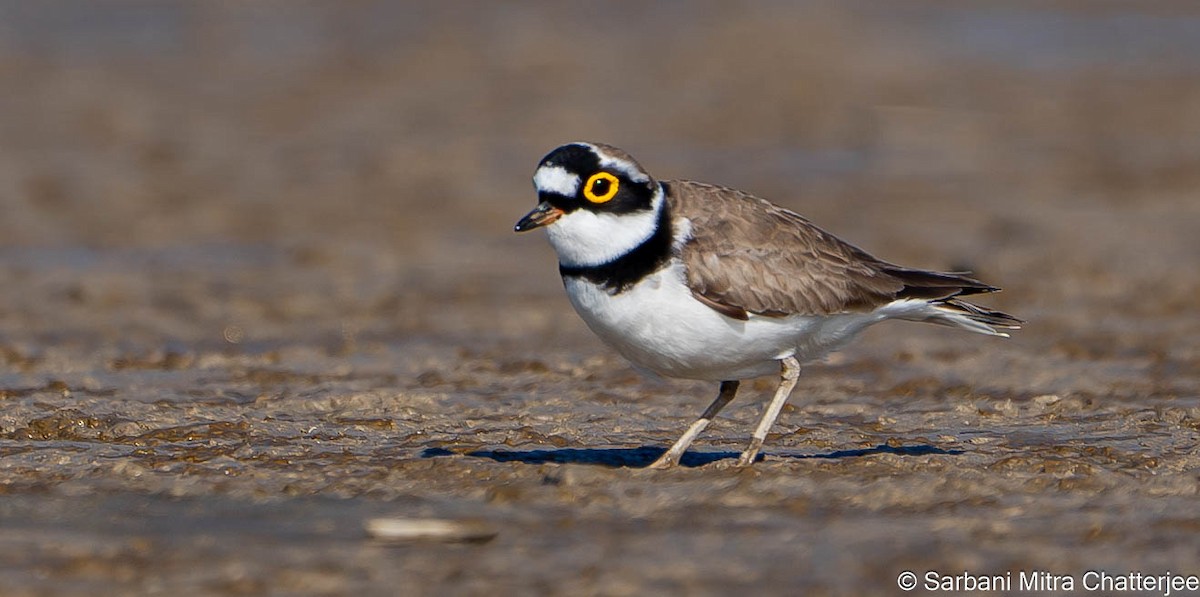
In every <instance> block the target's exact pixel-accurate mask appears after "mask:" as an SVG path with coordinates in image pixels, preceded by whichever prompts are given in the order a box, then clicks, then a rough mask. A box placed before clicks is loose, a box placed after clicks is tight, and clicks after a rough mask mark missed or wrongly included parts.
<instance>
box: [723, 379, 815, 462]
mask: <svg viewBox="0 0 1200 597" xmlns="http://www.w3.org/2000/svg"><path fill="white" fill-rule="evenodd" d="M779 363H780V365H781V366H782V370H781V371H780V372H779V378H780V379H779V388H778V389H777V390H775V397H774V398H772V399H771V403H770V404H768V405H767V410H766V411H765V412H763V417H762V420H761V421H759V422H758V427H757V428H756V429H755V430H754V437H752V438H751V439H750V445H749V446H748V447H747V448H746V451H745V452H742V456H741V457H740V458H738V466H749V465H751V464H754V459H755V458H757V457H758V451H759V450H761V449H762V445H763V442H764V441H766V439H767V432H768V431H770V430H771V426H772V425H774V424H775V419H778V418H779V411H781V410H783V404H784V403H785V402H787V399H788V396H790V395H791V394H792V388H794V387H796V380H797V379H800V362H799V361H797V360H796V357H788V358H786V359H783V360H782V361H780V362H779Z"/></svg>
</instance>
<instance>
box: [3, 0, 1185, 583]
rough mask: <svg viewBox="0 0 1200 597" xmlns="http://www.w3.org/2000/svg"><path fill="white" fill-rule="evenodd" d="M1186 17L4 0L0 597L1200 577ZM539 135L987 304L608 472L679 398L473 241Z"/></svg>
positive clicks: (1175, 9)
mask: <svg viewBox="0 0 1200 597" xmlns="http://www.w3.org/2000/svg"><path fill="white" fill-rule="evenodd" d="M1198 40H1200V11H1197V10H1196V9H1195V7H1194V6H1193V5H1192V4H1190V3H1153V4H1136V5H1135V4H1118V3H1088V4H1086V5H1082V6H1080V5H1074V4H1069V3H1050V4H1043V3H1012V2H996V3H972V4H971V5H970V6H969V7H965V6H958V5H955V4H952V3H951V4H945V3H924V2H906V3H889V4H883V3H866V2H860V3H849V4H845V3H843V4H838V5H834V4H820V3H805V4H803V5H801V6H799V7H796V6H793V5H792V4H791V3H782V2H780V3H774V4H762V5H759V7H758V8H757V9H756V10H755V11H752V12H747V11H744V10H735V9H734V8H732V5H726V4H723V3H687V4H683V3H673V2H664V3H653V4H634V3H617V4H611V3H596V4H595V5H594V6H590V7H588V8H584V7H582V6H566V5H560V4H558V3H549V2H548V3H531V4H523V5H521V6H519V7H512V6H508V7H506V6H502V5H501V4H500V3H495V4H493V3H484V2H478V3H468V4H455V5H454V6H449V5H445V6H443V7H442V8H438V9H434V8H432V7H430V6H426V5H423V4H416V3H414V4H411V5H409V4H405V3H382V2H381V3H372V2H356V3H348V4H341V5H339V6H338V7H337V8H333V7H332V5H323V4H318V3H311V4H310V3H293V2H286V3H285V2H258V3H253V4H238V3H228V4H225V3H186V2H181V3H142V2H127V3H105V4H104V5H93V4H90V3H73V2H59V3H26V2H19V1H11V2H3V3H0V86H2V87H3V89H4V90H5V91H4V93H3V94H0V201H2V202H3V206H4V207H3V210H4V212H3V213H4V217H3V218H2V219H0V279H3V280H4V282H5V283H4V284H2V285H0V357H2V360H0V362H2V363H3V365H2V368H0V494H3V495H2V496H0V528H2V529H3V532H0V593H2V594H4V595H76V594H80V595H81V594H89V595H96V594H113V595H119V594H125V595H135V594H190V595H202V594H214V595H249V594H329V595H344V594H379V595H387V594H451V595H454V594H564V595H566V594H570V595H590V594H603V595H635V594H684V593H686V594H727V593H730V592H734V591H739V590H747V589H749V588H752V589H754V590H755V591H756V592H758V593H764V594H783V593H786V594H805V595H864V594H892V593H899V592H900V591H899V590H898V589H897V588H896V578H897V575H899V574H900V573H901V572H902V571H905V570H911V571H914V572H916V573H918V574H920V575H921V582H922V584H923V583H924V579H925V577H924V574H925V572H926V571H930V570H932V571H937V572H940V573H943V574H959V573H962V572H964V571H967V572H970V573H974V574H991V575H996V574H1005V573H1008V572H1010V571H1011V573H1012V574H1013V575H1014V578H1015V577H1016V575H1017V574H1018V572H1019V571H1021V570H1026V571H1032V570H1041V571H1048V572H1051V573H1054V574H1060V575H1072V576H1073V577H1074V578H1075V582H1076V583H1080V582H1081V580H1082V576H1083V574H1084V573H1085V572H1086V571H1088V570H1104V571H1107V572H1109V573H1112V574H1123V573H1128V572H1142V573H1145V574H1162V573H1165V572H1167V571H1171V572H1173V573H1177V574H1193V575H1200V564H1198V562H1200V539H1198V537H1200V508H1198V504H1200V502H1198V497H1200V496H1198V493H1200V454H1198V452H1197V444H1198V440H1200V341H1198V340H1197V338H1200V316H1198V314H1197V313H1198V307H1200V302H1198V300H1200V299H1197V297H1198V296H1200V268H1197V261H1198V258H1200V234H1197V230H1198V229H1200V200H1197V189H1200V41H1198ZM580 138H582V139H593V140H598V141H605V142H609V143H613V144H616V145H619V146H622V147H624V148H626V149H628V150H629V151H631V152H632V153H634V155H635V156H637V157H638V158H639V159H640V160H641V161H642V163H643V164H644V165H646V166H647V167H648V168H650V169H651V170H652V171H653V172H655V173H656V174H657V175H659V176H660V177H664V178H671V177H692V178H700V179H703V180H707V181H711V182H717V183H723V184H728V185H732V186H738V187H741V188H745V189H748V190H751V191H753V192H756V193H758V194H760V195H763V196H766V197H769V198H771V199H773V200H775V201H776V202H778V203H781V204H783V205H786V206H788V207H791V208H793V209H796V210H797V211H800V212H801V213H804V214H806V215H808V216H809V217H810V218H812V219H813V220H815V221H817V222H818V223H820V224H822V225H823V226H825V227H826V228H828V229H830V230H833V231H835V232H836V233H838V234H839V235H841V236H843V237H844V238H847V239H848V240H851V241H853V242H855V243H856V244H859V245H860V246H863V247H864V248H866V249H868V250H870V251H872V252H874V253H876V254H879V255H881V256H883V257H885V258H888V259H890V260H893V261H897V262H900V263H904V264H909V265H914V266H921V267H930V268H950V269H960V268H968V269H973V270H975V271H976V272H977V273H978V275H979V276H980V277H982V278H983V279H985V280H987V281H990V282H992V283H994V284H997V285H999V286H1002V287H1004V288H1005V292H1004V293H1002V294H1000V295H996V296H994V297H989V299H992V300H990V304H991V305H993V306H995V307H997V308H1001V309H1004V310H1006V311H1009V312H1012V313H1014V314H1017V315H1019V316H1021V317H1024V318H1026V319H1028V320H1029V324H1028V327H1027V329H1026V330H1024V331H1022V332H1020V333H1018V334H1016V335H1015V337H1014V338H1012V339H1011V340H999V339H993V338H984V337H980V336H974V335H970V334H965V333H959V332H955V331H950V330H944V329H940V328H932V327H930V328H929V329H927V328H926V327H923V326H918V325H915V324H903V323H894V324H886V325H883V326H879V327H877V328H875V329H873V330H871V331H870V332H868V333H867V334H866V335H864V337H863V338H862V339H861V340H860V342H858V343H857V344H855V345H854V346H853V347H851V348H850V349H848V350H847V351H845V352H844V353H840V354H837V355H834V356H833V357H831V358H830V359H829V360H828V362H826V363H823V364H820V365H815V366H812V367H810V368H808V369H807V370H806V371H805V374H804V376H803V378H802V380H801V383H800V385H799V386H798V388H797V391H796V394H795V396H794V398H793V400H792V404H791V405H789V406H788V407H787V408H786V409H785V411H784V414H783V416H782V417H781V419H780V423H779V424H778V425H777V426H776V428H775V430H774V431H775V432H774V433H773V434H772V436H771V437H770V438H769V440H768V444H767V447H766V451H765V460H763V461H762V462H759V463H758V464H756V465H755V466H754V467H753V468H752V469H748V470H738V469H735V468H732V467H731V466H730V464H731V463H732V460H733V459H734V458H735V457H736V454H737V453H738V451H740V449H741V448H742V447H743V445H744V443H745V442H746V440H747V438H748V436H749V433H750V431H751V429H752V427H753V425H754V422H755V421H756V420H757V417H758V414H759V410H760V409H761V406H762V399H763V398H764V397H765V395H767V394H768V393H769V392H770V390H771V389H772V387H773V381H772V380H769V379H764V380H760V381H756V382H754V383H751V384H747V385H745V386H743V387H744V388H746V389H744V390H743V395H742V397H740V398H739V400H738V401H737V402H735V403H734V404H733V405H732V406H731V407H730V408H729V409H727V411H726V413H725V414H723V416H722V417H721V418H720V419H718V420H717V421H716V422H715V423H714V425H713V426H712V428H711V429H710V431H709V432H707V433H706V434H705V435H704V436H702V438H701V440H700V441H698V442H697V444H696V445H695V449H694V451H693V452H691V453H690V454H689V455H688V456H687V457H686V458H685V460H684V464H685V465H686V466H684V467H681V468H680V469H678V470H673V471H667V472H656V471H647V470H643V469H640V468H639V467H640V466H642V465H644V464H646V463H648V462H649V461H651V460H652V459H653V458H654V457H656V456H657V454H658V453H659V452H660V451H661V450H662V449H663V448H665V446H666V445H668V444H669V443H670V442H671V441H673V440H674V439H675V437H676V436H677V435H678V434H679V433H680V432H681V431H682V429H683V428H685V427H686V426H687V424H688V423H689V422H690V421H691V420H692V419H693V418H694V417H695V416H696V415H697V414H698V413H699V411H700V410H702V409H703V407H704V406H705V405H706V404H707V403H708V402H709V401H710V400H711V399H712V397H713V395H714V393H715V390H716V388H715V387H713V386H712V385H710V384H704V383H698V382H686V381H668V380H653V379H646V378H643V377H640V376H638V375H637V374H636V373H634V372H633V371H632V370H631V369H630V368H629V367H628V366H627V365H626V364H625V363H624V362H622V361H621V360H620V359H619V358H618V357H616V356H615V355H614V354H613V353H612V352H610V351H609V350H608V349H606V348H605V347H603V346H602V345H601V344H600V343H599V341H597V340H596V339H594V338H593V337H592V336H591V335H590V334H589V333H588V331H587V330H586V328H585V327H584V326H583V324H582V323H581V322H580V321H579V320H578V319H577V317H576V316H575V315H574V313H572V312H571V310H570V307H569V306H568V305H567V302H566V300H565V298H564V297H563V296H562V290H561V287H560V283H559V280H558V278H557V275H556V272H555V264H554V258H553V254H552V252H551V251H550V249H549V247H548V246H547V245H546V243H545V242H544V239H542V238H539V237H538V235H526V236H517V235H513V234H512V232H511V226H512V224H513V223H514V222H515V221H516V219H517V218H518V217H520V216H521V215H522V214H523V213H524V212H525V211H527V210H528V209H529V208H530V207H531V206H532V205H533V204H534V197H533V194H532V192H531V191H530V186H529V176H530V175H531V173H532V169H533V166H534V165H535V164H536V162H537V160H538V159H539V158H540V157H541V155H542V154H544V153H545V152H546V151H548V150H549V149H551V148H553V147H554V146H556V145H557V144H559V143H562V142H565V141H569V140H574V139H580ZM376 517H437V518H445V519H449V520H454V521H464V522H471V523H474V524H482V525H484V526H485V527H486V528H489V529H491V530H493V531H494V532H495V537H494V538H493V539H491V540H489V541H483V542H474V543H464V542H446V541H406V542H396V543H387V542H381V541H378V540H373V539H371V538H369V537H368V536H367V534H366V532H365V531H364V523H365V521H367V520H369V519H372V518H376ZM1014 582H1015V581H1014ZM1015 589H1016V586H1015V585H1014V590H1015ZM1076 589H1077V590H1076V591H1075V592H1072V593H1070V594H1082V593H1085V591H1083V589H1082V588H1081V587H1079V586H1078V584H1077V586H1076ZM913 593H914V594H929V593H931V591H928V590H926V589H925V587H924V586H921V587H919V588H918V590H916V591H914V592H913ZM1040 594H1049V593H1040ZM1176 594H1179V593H1176Z"/></svg>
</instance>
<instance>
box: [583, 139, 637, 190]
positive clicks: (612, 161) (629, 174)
mask: <svg viewBox="0 0 1200 597" xmlns="http://www.w3.org/2000/svg"><path fill="white" fill-rule="evenodd" d="M579 145H584V146H586V147H588V148H589V149H591V150H592V153H594V154H596V157H597V158H599V159H600V167H601V168H607V169H609V170H619V171H620V172H622V173H624V174H625V177H626V178H628V179H629V180H630V181H632V182H649V181H650V177H649V176H648V175H647V174H646V173H645V172H642V170H641V169H640V168H638V167H637V165H636V164H633V163H630V162H629V161H627V160H623V159H621V158H617V157H613V156H611V155H608V154H607V153H604V150H603V149H600V148H599V147H596V146H595V145H592V144H591V143H582V142H581V143H579Z"/></svg>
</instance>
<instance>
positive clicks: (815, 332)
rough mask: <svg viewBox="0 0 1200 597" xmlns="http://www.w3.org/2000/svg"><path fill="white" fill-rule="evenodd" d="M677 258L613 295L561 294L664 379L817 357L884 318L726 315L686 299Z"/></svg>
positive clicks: (575, 283) (593, 289)
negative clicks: (789, 358)
mask: <svg viewBox="0 0 1200 597" xmlns="http://www.w3.org/2000/svg"><path fill="white" fill-rule="evenodd" d="M684 276H685V274H684V268H683V264H682V263H681V262H679V260H678V259H673V260H672V261H671V263H670V264H669V265H668V266H667V267H665V268H663V269H662V270H659V271H658V272H655V273H654V274H651V275H649V276H647V277H646V278H645V279H643V280H642V281H640V282H639V283H638V284H636V285H635V286H633V287H632V288H629V289H628V290H626V291H624V292H621V293H619V294H615V295H613V294H609V293H608V292H607V291H606V290H604V289H603V288H600V287H598V286H597V285H595V284H593V283H591V282H588V281H586V280H583V279H580V278H566V279H564V284H565V286H566V290H567V296H568V297H569V298H570V300H571V304H572V305H573V306H574V307H575V310H576V311H577V312H579V315H580V316H581V317H582V318H583V320H584V322H586V323H587V325H588V327H589V328H591V329H592V331H593V332H595V333H596V335H598V336H600V338H601V339H602V340H604V341H605V342H606V343H607V344H609V345H610V346H612V347H613V348H614V349H616V350H617V352H619V353H621V355H622V356H624V357H625V358H627V359H629V360H630V361H632V362H633V363H635V364H637V365H639V366H641V367H644V368H646V369H649V370H651V371H654V372H656V373H659V374H661V375H667V376H671V377H683V378H688V379H704V380H731V379H746V378H749V377H757V376H760V375H767V374H772V373H777V372H778V371H779V364H778V363H777V361H778V360H779V359H782V358H784V357H787V356H796V357H797V358H799V359H800V360H801V361H806V360H812V359H815V358H819V357H821V356H822V355H824V354H826V353H828V352H829V351H831V350H834V349H836V348H837V347H839V346H841V345H842V344H844V343H845V342H847V341H849V340H850V339H851V338H853V337H854V336H855V335H856V334H858V332H860V331H862V329H863V328H865V327H866V326H868V325H870V324H872V323H875V322H877V321H881V320H882V319H884V318H885V316H882V315H879V314H873V313H862V314H845V315H835V316H831V317H806V316H792V317H761V316H756V315H751V316H750V319H749V320H748V321H739V320H736V319H732V318H729V317H725V316H724V315H721V314H720V313H717V312H716V311H714V310H713V309H712V308H710V307H708V306H706V305H704V304H703V303H701V302H699V301H697V300H696V299H695V298H693V297H692V295H691V292H690V290H688V288H687V285H686V283H685V282H684V280H685V277H684Z"/></svg>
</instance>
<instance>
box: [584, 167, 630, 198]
mask: <svg viewBox="0 0 1200 597" xmlns="http://www.w3.org/2000/svg"><path fill="white" fill-rule="evenodd" d="M620 186H621V182H620V181H619V180H617V177H616V176H613V175H612V174H609V173H608V172H597V173H595V174H593V175H592V176H591V178H589V179H588V180H587V184H585V185H583V196H584V198H585V199H587V200H588V201H591V202H592V203H604V202H605V201H608V200H609V199H612V198H613V197H615V196H616V195H617V188H618V187H620Z"/></svg>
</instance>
